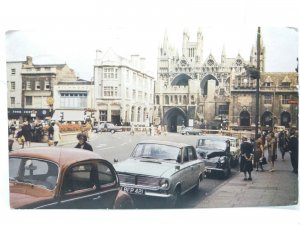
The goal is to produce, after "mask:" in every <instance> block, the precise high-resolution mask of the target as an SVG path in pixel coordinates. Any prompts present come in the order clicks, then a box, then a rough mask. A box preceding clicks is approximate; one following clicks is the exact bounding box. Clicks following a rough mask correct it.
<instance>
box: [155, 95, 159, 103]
mask: <svg viewBox="0 0 300 225" xmlns="http://www.w3.org/2000/svg"><path fill="white" fill-rule="evenodd" d="M155 102H156V104H157V105H159V104H160V103H159V95H156V97H155Z"/></svg>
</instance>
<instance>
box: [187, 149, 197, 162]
mask: <svg viewBox="0 0 300 225" xmlns="http://www.w3.org/2000/svg"><path fill="white" fill-rule="evenodd" d="M187 150H188V158H189V161H192V160H196V159H197V155H196V152H195V151H194V148H193V147H188V148H187Z"/></svg>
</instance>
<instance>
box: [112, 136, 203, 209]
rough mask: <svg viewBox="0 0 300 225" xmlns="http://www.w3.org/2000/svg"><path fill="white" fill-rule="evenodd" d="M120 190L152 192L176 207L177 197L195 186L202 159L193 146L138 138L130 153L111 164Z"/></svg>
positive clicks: (141, 194) (201, 173)
mask: <svg viewBox="0 0 300 225" xmlns="http://www.w3.org/2000/svg"><path fill="white" fill-rule="evenodd" d="M114 167H115V168H116V170H117V173H118V175H119V178H120V184H121V187H122V190H124V191H126V192H128V193H129V194H131V195H133V196H135V197H136V196H138V197H142V196H152V197H158V198H162V199H165V200H166V203H167V204H168V205H167V206H168V207H176V206H177V205H178V203H179V202H180V201H178V199H179V197H180V196H181V195H183V194H185V193H186V192H188V191H189V190H192V189H194V190H198V189H199V186H200V182H201V181H202V180H203V178H204V170H205V167H204V162H203V161H202V160H200V159H198V157H197V154H196V150H195V148H194V147H193V146H191V145H188V144H182V143H174V142H166V141H142V142H139V143H138V144H137V145H136V146H135V148H134V150H133V152H132V154H131V156H130V157H129V158H128V159H127V160H125V161H122V162H118V163H116V164H114Z"/></svg>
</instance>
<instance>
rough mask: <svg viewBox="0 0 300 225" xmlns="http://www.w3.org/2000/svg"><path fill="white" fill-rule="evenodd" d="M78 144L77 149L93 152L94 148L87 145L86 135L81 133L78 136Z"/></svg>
mask: <svg viewBox="0 0 300 225" xmlns="http://www.w3.org/2000/svg"><path fill="white" fill-rule="evenodd" d="M77 139H78V144H77V145H76V146H75V148H81V149H85V150H89V151H93V148H92V146H91V145H90V144H89V143H87V136H86V134H83V133H79V134H77Z"/></svg>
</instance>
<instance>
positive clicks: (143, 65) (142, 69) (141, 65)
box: [140, 58, 146, 71]
mask: <svg viewBox="0 0 300 225" xmlns="http://www.w3.org/2000/svg"><path fill="white" fill-rule="evenodd" d="M145 62H146V59H145V58H140V69H141V71H144V70H145Z"/></svg>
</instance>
